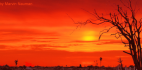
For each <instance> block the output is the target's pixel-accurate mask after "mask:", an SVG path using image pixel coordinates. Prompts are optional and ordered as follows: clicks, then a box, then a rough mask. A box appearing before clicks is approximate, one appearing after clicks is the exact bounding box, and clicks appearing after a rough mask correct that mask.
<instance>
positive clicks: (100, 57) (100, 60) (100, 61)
mask: <svg viewBox="0 0 142 70" xmlns="http://www.w3.org/2000/svg"><path fill="white" fill-rule="evenodd" d="M101 61H102V57H100V67H101Z"/></svg>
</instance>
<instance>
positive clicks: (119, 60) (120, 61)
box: [118, 58, 124, 70]
mask: <svg viewBox="0 0 142 70" xmlns="http://www.w3.org/2000/svg"><path fill="white" fill-rule="evenodd" d="M118 62H119V63H120V67H121V70H124V69H123V65H122V60H121V58H119V59H118Z"/></svg>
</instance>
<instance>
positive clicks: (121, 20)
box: [76, 0, 142, 70]
mask: <svg viewBox="0 0 142 70" xmlns="http://www.w3.org/2000/svg"><path fill="white" fill-rule="evenodd" d="M120 1H121V0H120ZM128 1H129V2H128V5H127V4H124V3H123V2H122V1H121V3H122V4H123V6H124V7H125V9H124V8H122V7H121V6H120V5H117V13H109V18H106V17H104V16H103V14H102V15H101V16H100V15H99V14H98V13H97V12H96V11H94V12H95V13H91V14H92V15H94V16H95V18H94V19H93V20H89V19H88V20H86V22H84V23H80V22H79V23H76V24H81V25H82V24H83V25H86V24H88V23H91V24H96V25H100V24H105V23H110V24H111V25H112V26H111V27H110V28H108V29H104V30H102V31H101V32H102V33H101V34H100V36H99V40H100V38H101V36H102V35H103V34H104V33H108V32H109V31H110V30H111V29H112V28H116V33H112V34H111V35H114V36H115V37H116V38H117V39H118V38H121V41H122V43H123V44H124V45H125V47H129V50H130V52H127V51H123V52H124V53H126V54H129V55H131V56H132V59H133V61H134V64H135V67H136V69H137V70H142V69H141V66H142V54H141V49H142V48H141V42H140V41H141V37H140V33H141V31H142V28H141V27H142V18H141V19H140V20H139V19H137V18H136V17H135V16H136V10H135V8H134V7H132V1H131V0H128ZM87 12H88V11H87ZM89 13H90V12H89ZM128 13H129V14H130V15H129V14H128ZM94 20H95V21H96V22H95V21H94ZM98 21H99V22H98ZM122 38H125V39H126V40H127V42H124V41H123V40H122Z"/></svg>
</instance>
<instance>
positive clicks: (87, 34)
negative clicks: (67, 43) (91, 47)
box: [82, 31, 97, 41]
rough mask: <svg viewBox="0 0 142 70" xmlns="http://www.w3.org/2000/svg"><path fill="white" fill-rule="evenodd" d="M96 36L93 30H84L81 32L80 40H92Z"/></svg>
mask: <svg viewBox="0 0 142 70" xmlns="http://www.w3.org/2000/svg"><path fill="white" fill-rule="evenodd" d="M96 39H97V37H95V32H94V31H85V32H83V37H82V40H84V41H93V40H96Z"/></svg>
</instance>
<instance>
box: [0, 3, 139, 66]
mask: <svg viewBox="0 0 142 70" xmlns="http://www.w3.org/2000/svg"><path fill="white" fill-rule="evenodd" d="M122 1H123V0H122ZM126 2H127V1H126V0H125V1H124V3H126ZM141 2H142V1H140V0H136V1H135V2H133V6H135V5H136V9H139V8H140V10H139V11H138V12H137V15H136V17H137V18H138V19H139V18H140V17H141V16H142V13H141V12H142V11H141V7H142V4H141ZM5 3H9V5H8V4H5ZM19 3H30V5H20V4H19ZM12 4H13V5H12ZM118 4H120V6H123V5H122V3H121V2H120V1H119V0H20V1H19V0H1V1H0V65H5V64H8V65H10V66H15V63H14V61H15V60H18V66H23V65H27V66H37V65H39V66H58V65H60V66H66V65H67V66H79V64H82V66H88V65H93V66H95V65H96V60H97V62H98V66H100V60H99V58H100V57H102V63H101V65H103V66H117V65H118V64H119V63H118V59H119V58H120V57H121V58H122V60H123V66H129V65H133V61H132V58H131V56H130V55H128V54H126V53H123V52H122V51H124V50H126V51H129V49H128V47H124V44H122V43H121V39H116V38H115V37H114V36H110V34H111V33H114V32H115V31H116V30H115V29H112V30H111V31H110V32H109V33H105V34H104V35H103V36H102V37H101V40H100V41H98V38H99V35H100V31H102V30H103V29H105V28H109V27H110V26H112V25H111V24H108V23H106V24H103V25H93V24H87V25H85V26H82V27H78V28H77V29H76V27H77V26H78V24H74V22H73V20H74V21H75V22H84V21H85V20H87V19H95V17H94V16H93V15H91V14H90V13H88V12H86V11H85V10H87V11H89V12H91V13H93V12H94V9H96V11H97V12H98V14H100V13H104V16H106V17H108V14H109V13H110V12H116V13H117V5H118ZM126 4H127V3H126ZM83 9H85V10H83ZM71 18H72V19H73V20H72V19H71ZM124 40H125V39H124ZM94 61H95V62H94Z"/></svg>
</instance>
